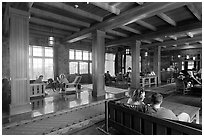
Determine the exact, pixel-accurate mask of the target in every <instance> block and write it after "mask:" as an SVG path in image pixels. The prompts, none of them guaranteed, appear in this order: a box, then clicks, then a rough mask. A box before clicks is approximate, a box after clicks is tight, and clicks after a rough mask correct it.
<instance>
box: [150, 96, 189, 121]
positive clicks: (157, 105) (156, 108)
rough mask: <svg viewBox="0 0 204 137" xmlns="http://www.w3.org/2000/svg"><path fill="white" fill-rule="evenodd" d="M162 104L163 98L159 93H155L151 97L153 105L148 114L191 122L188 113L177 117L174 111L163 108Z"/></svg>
mask: <svg viewBox="0 0 204 137" xmlns="http://www.w3.org/2000/svg"><path fill="white" fill-rule="evenodd" d="M162 102H163V96H162V95H161V94H159V93H154V94H153V95H152V97H151V103H152V104H151V105H150V106H149V107H148V112H147V113H148V114H150V115H153V116H155V117H159V118H166V119H171V120H179V121H185V122H190V116H189V115H188V114H187V113H184V112H182V113H181V114H179V115H178V116H176V115H175V114H174V112H173V111H172V110H170V109H167V108H164V107H161V104H162Z"/></svg>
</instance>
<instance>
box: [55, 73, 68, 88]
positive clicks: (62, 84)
mask: <svg viewBox="0 0 204 137" xmlns="http://www.w3.org/2000/svg"><path fill="white" fill-rule="evenodd" d="M57 82H58V87H59V88H60V90H62V91H65V85H66V84H68V83H69V81H68V80H67V78H66V76H65V74H60V76H59V77H57Z"/></svg>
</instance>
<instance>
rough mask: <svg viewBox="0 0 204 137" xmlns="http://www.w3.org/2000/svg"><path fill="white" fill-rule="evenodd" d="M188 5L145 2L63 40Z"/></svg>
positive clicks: (112, 27)
mask: <svg viewBox="0 0 204 137" xmlns="http://www.w3.org/2000/svg"><path fill="white" fill-rule="evenodd" d="M184 5H186V3H183V2H179V3H178V2H170V3H169V2H152V3H147V4H144V5H143V6H138V7H135V8H133V9H130V10H128V11H126V12H123V13H121V14H120V15H118V16H114V17H112V18H110V19H107V20H105V21H103V22H101V23H98V24H96V25H93V26H92V27H90V28H86V29H83V30H82V31H80V32H77V33H74V34H73V35H71V36H69V37H66V38H65V39H64V40H63V41H69V40H71V39H74V38H76V37H80V36H81V35H85V34H87V33H90V32H92V31H94V30H97V29H98V30H102V31H106V30H110V29H114V28H117V27H118V26H123V25H125V24H129V23H131V22H135V21H137V20H140V19H143V18H147V17H150V16H154V15H156V14H159V13H161V12H165V11H168V10H172V9H175V8H178V7H181V6H184Z"/></svg>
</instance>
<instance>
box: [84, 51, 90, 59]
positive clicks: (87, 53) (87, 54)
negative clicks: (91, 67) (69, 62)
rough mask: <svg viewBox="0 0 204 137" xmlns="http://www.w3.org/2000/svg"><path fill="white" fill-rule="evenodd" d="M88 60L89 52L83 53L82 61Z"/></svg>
mask: <svg viewBox="0 0 204 137" xmlns="http://www.w3.org/2000/svg"><path fill="white" fill-rule="evenodd" d="M88 59H89V52H88V51H83V60H88Z"/></svg>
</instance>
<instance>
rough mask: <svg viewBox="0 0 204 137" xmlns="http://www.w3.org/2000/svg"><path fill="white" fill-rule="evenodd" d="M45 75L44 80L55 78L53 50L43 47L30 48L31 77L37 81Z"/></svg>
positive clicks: (32, 46) (33, 46)
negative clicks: (40, 76)
mask: <svg viewBox="0 0 204 137" xmlns="http://www.w3.org/2000/svg"><path fill="white" fill-rule="evenodd" d="M39 75H43V79H45V80H47V79H49V78H54V72H53V48H52V47H43V46H35V45H30V46H29V77H30V79H37V78H38V77H39Z"/></svg>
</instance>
